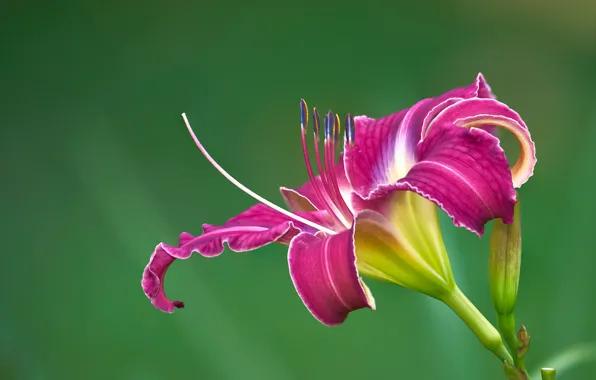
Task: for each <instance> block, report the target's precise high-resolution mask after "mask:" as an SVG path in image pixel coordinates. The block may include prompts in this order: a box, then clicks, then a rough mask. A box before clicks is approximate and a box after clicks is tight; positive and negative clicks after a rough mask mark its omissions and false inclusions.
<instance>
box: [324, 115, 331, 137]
mask: <svg viewBox="0 0 596 380" xmlns="http://www.w3.org/2000/svg"><path fill="white" fill-rule="evenodd" d="M323 123H324V126H325V142H326V141H328V140H329V139H330V138H331V122H330V120H329V114H327V115H325V119H324V120H323Z"/></svg>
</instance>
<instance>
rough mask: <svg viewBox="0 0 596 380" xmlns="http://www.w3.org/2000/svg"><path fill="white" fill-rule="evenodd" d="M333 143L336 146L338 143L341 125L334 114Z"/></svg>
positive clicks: (337, 116)
mask: <svg viewBox="0 0 596 380" xmlns="http://www.w3.org/2000/svg"><path fill="white" fill-rule="evenodd" d="M334 133H335V143H336V144H337V142H338V141H339V134H340V133H341V123H340V121H339V115H338V114H335V130H334Z"/></svg>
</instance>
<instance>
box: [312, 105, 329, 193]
mask: <svg viewBox="0 0 596 380" xmlns="http://www.w3.org/2000/svg"><path fill="white" fill-rule="evenodd" d="M313 115H314V122H315V156H316V158H317V170H318V171H319V174H320V177H321V182H322V183H323V187H327V181H326V178H325V176H324V175H323V173H324V172H325V171H324V170H323V164H322V163H321V155H320V154H319V130H320V126H319V111H318V110H317V108H316V107H315V108H314V109H313ZM325 125H326V123H325V124H323V134H325V130H326V127H325Z"/></svg>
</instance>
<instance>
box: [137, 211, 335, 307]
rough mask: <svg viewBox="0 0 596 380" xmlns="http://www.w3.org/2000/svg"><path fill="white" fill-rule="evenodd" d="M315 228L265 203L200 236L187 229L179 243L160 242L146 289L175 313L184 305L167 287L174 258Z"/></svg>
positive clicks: (259, 243)
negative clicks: (173, 300)
mask: <svg viewBox="0 0 596 380" xmlns="http://www.w3.org/2000/svg"><path fill="white" fill-rule="evenodd" d="M298 214H300V216H302V217H304V218H306V219H308V220H310V221H313V222H315V223H320V224H321V225H324V224H326V223H328V221H329V217H328V215H327V213H326V212H325V211H316V212H311V213H298ZM313 230H314V229H313V228H312V227H309V226H306V225H304V224H302V223H300V222H297V221H294V220H292V219H290V218H288V217H287V216H285V215H283V214H281V213H280V212H278V211H275V210H273V209H271V208H269V207H267V206H265V205H261V204H259V205H256V206H253V207H251V208H249V209H248V210H246V211H244V212H243V213H241V214H239V215H237V216H235V217H233V218H231V219H230V220H228V221H227V222H226V223H225V224H224V225H223V226H212V225H209V224H204V225H203V234H201V235H199V236H193V235H191V234H189V233H187V232H183V233H182V234H180V238H179V243H178V246H172V245H168V244H165V243H160V244H158V246H157V247H156V248H155V250H154V252H153V255H152V256H151V259H150V261H149V264H148V265H147V266H146V267H145V270H144V272H143V279H142V281H141V285H142V287H143V291H144V292H145V295H147V297H148V298H149V299H150V300H151V303H152V304H153V305H154V306H155V307H157V308H158V309H160V310H163V311H166V312H169V313H171V312H173V311H174V308H176V307H181V305H183V304H182V303H181V302H179V301H175V302H171V301H170V300H169V299H168V298H167V297H166V295H165V292H164V288H163V286H164V278H165V275H166V271H167V269H168V268H169V266H170V265H171V264H172V263H173V262H174V260H176V259H183V260H184V259H187V258H189V257H190V256H191V254H192V253H193V252H197V253H200V254H201V255H203V256H205V257H215V256H218V255H220V254H221V253H222V252H223V250H224V243H227V244H228V246H229V248H230V249H231V250H232V251H235V252H244V251H251V250H254V249H257V248H260V247H263V246H265V245H267V244H270V243H273V242H278V243H284V244H288V243H289V242H290V240H291V239H292V238H293V237H294V236H296V235H297V234H298V233H300V232H301V231H310V232H313V233H314V232H316V231H313Z"/></svg>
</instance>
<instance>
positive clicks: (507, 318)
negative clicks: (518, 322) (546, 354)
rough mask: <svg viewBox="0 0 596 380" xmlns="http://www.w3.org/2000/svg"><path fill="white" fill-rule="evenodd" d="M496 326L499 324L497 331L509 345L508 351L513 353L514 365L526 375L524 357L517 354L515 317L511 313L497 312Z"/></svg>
mask: <svg viewBox="0 0 596 380" xmlns="http://www.w3.org/2000/svg"><path fill="white" fill-rule="evenodd" d="M497 326H499V331H501V335H502V336H503V339H505V342H506V343H507V346H508V347H509V352H511V353H512V354H513V360H514V362H515V366H516V367H517V368H519V369H520V370H522V371H523V372H524V374H526V375H527V373H528V370H527V369H526V364H525V362H524V357H523V356H522V355H519V354H518V341H517V334H516V333H515V317H514V316H513V313H510V314H507V315H505V314H497Z"/></svg>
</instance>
